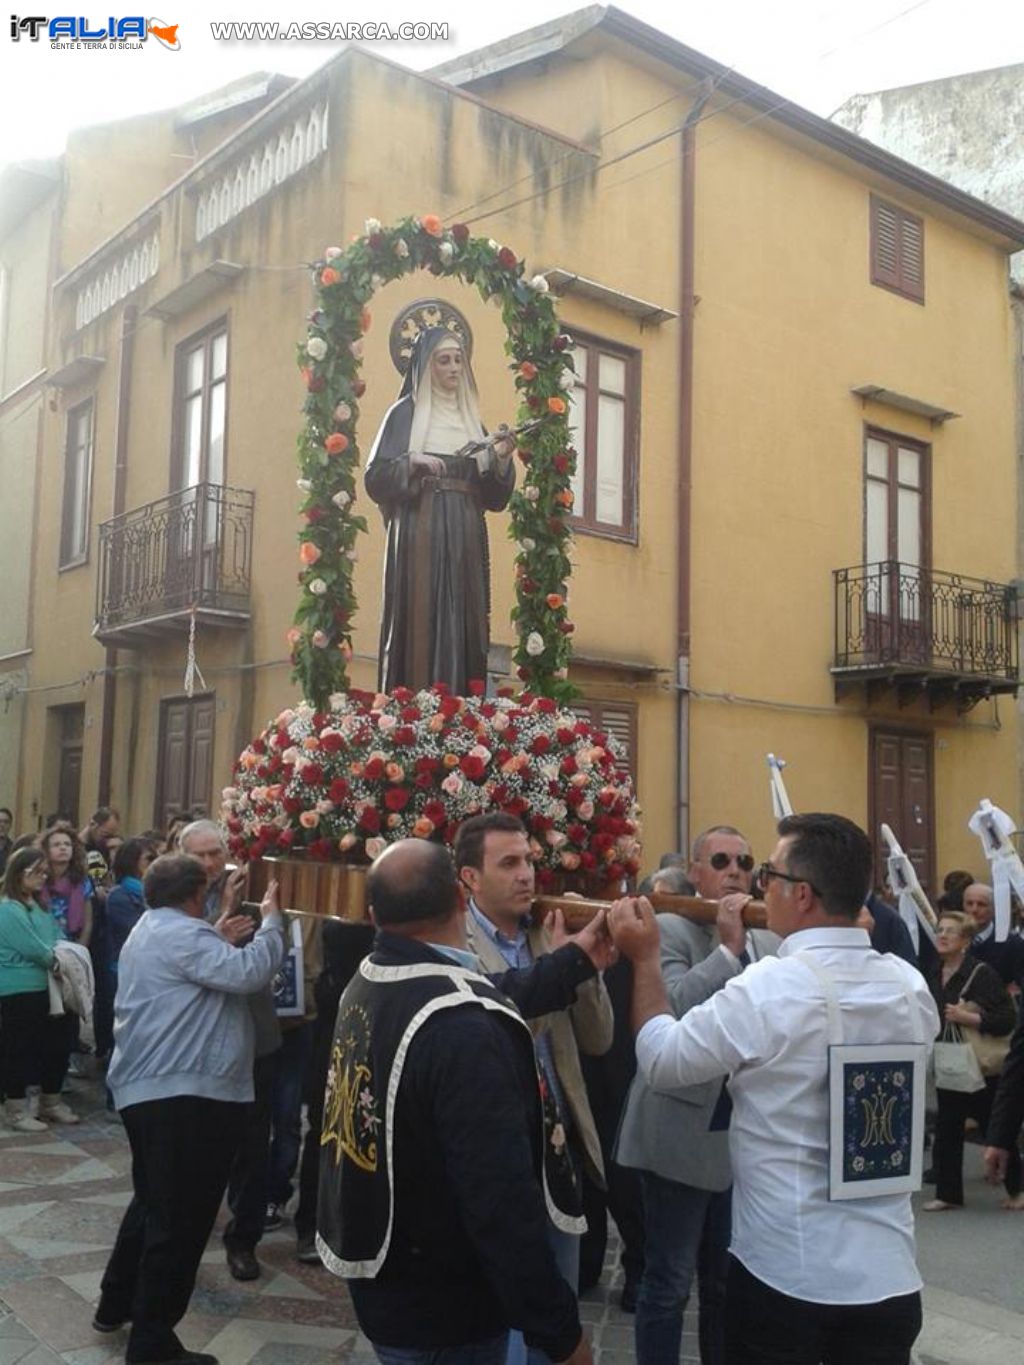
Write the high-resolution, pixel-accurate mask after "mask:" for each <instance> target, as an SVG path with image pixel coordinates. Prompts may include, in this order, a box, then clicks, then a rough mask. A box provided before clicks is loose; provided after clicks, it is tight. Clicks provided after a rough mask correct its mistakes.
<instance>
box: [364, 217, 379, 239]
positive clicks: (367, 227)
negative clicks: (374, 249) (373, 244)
mask: <svg viewBox="0 0 1024 1365" xmlns="http://www.w3.org/2000/svg"><path fill="white" fill-rule="evenodd" d="M363 231H364V232H365V233H366V235H367V237H372V236H373V235H374V234H375V233H377V232H380V219H379V218H367V220H366V222H365V223H364V224H363Z"/></svg>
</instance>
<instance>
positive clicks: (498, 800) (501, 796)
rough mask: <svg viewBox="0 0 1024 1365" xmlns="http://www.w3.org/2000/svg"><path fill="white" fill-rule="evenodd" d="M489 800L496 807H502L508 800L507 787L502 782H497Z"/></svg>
mask: <svg viewBox="0 0 1024 1365" xmlns="http://www.w3.org/2000/svg"><path fill="white" fill-rule="evenodd" d="M491 800H492V801H493V802H494V804H495V805H496V806H503V805H504V804H505V802H506V801H507V800H508V787H506V786H505V784H504V782H499V783H498V784H497V786H496V787H495V788H494V789H493V790H492V792H491Z"/></svg>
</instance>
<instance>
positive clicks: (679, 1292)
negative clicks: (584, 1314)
mask: <svg viewBox="0 0 1024 1365" xmlns="http://www.w3.org/2000/svg"><path fill="white" fill-rule="evenodd" d="M641 1177H642V1179H643V1187H644V1220H645V1229H646V1230H645V1237H644V1272H643V1275H642V1276H641V1279H640V1288H639V1291H638V1293H637V1299H636V1359H637V1365H676V1362H677V1361H678V1360H679V1352H680V1349H681V1347H682V1341H683V1314H684V1313H685V1311H686V1304H687V1300H688V1299H689V1297H690V1286H691V1285H692V1283H693V1275H694V1271H696V1272H697V1284H698V1289H699V1293H700V1320H699V1328H698V1335H699V1338H700V1358H701V1361H702V1365H723V1362H724V1360H725V1316H724V1311H723V1310H724V1306H725V1282H726V1278H727V1276H728V1271H729V1254H728V1253H729V1238H730V1236H731V1231H732V1191H731V1190H725V1191H723V1192H722V1193H721V1194H713V1193H712V1192H711V1191H710V1190H697V1189H694V1188H693V1187H692V1186H691V1185H681V1184H679V1182H678V1181H675V1180H664V1179H662V1177H661V1176H659V1175H654V1173H653V1172H651V1171H642V1172H641Z"/></svg>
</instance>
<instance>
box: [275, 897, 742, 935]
mask: <svg viewBox="0 0 1024 1365" xmlns="http://www.w3.org/2000/svg"><path fill="white" fill-rule="evenodd" d="M648 900H649V901H650V902H651V904H652V905H653V906H654V908H655V910H657V911H658V913H659V914H670V915H682V916H683V918H684V919H689V920H693V921H694V922H695V923H696V924H714V922H715V919H716V917H717V915H718V902H717V901H706V900H702V899H701V898H700V896H669V895H666V894H665V893H664V892H661V891H656V892H655V893H654V894H653V895H652V896H649V897H648ZM610 904H611V902H610V901H606V900H604V901H601V900H584V899H583V898H582V897H581V898H577V897H576V896H537V897H536V898H535V900H534V902H533V912H532V913H533V919H534V921H535V922H537V923H539V922H540V921H542V920H544V919H546V918H547V916H548V915H550V914H551V912H552V911H553V910H561V912H562V914H563V915H564V917H565V927H566V928H567V929H568V930H569V932H570V933H572V934H575V933H577V932H578V931H579V930H580V929H582V928H584V927H585V926H586V925H588V924H589V923H590V921H591V920H592V919H593V918H594V916H595V915H596V914H597V913H598V912H599V911H600V910H607V909H608V907H609V905H610ZM285 913H286V914H289V915H303V916H310V917H311V918H313V919H347V920H348V921H349V923H351V922H352V920H353V916H350V915H349V916H344V915H319V914H316V913H315V912H314V911H310V910H295V909H293V908H292V907H291V906H288V907H286V908H285ZM765 922H766V921H765V908H764V902H763V901H748V902H747V904H746V905H745V906H744V907H743V923H744V924H745V925H746V926H747V928H748V929H763V928H764V927H765Z"/></svg>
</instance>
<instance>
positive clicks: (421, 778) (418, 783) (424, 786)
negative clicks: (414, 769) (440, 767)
mask: <svg viewBox="0 0 1024 1365" xmlns="http://www.w3.org/2000/svg"><path fill="white" fill-rule="evenodd" d="M412 781H413V786H414V787H419V789H420V791H424V792H425V791H429V790H430V788H431V787H432V786H433V785H434V779H433V776H432V775H431V774H430V773H417V774H416V776H415V777H414V778H413V780H412Z"/></svg>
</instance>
